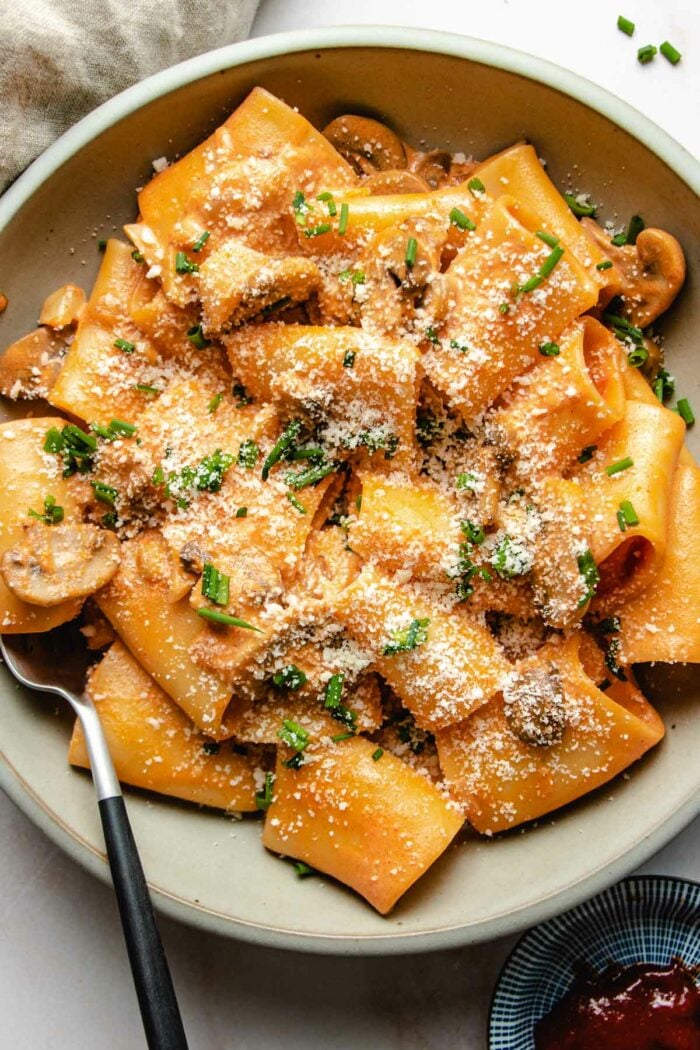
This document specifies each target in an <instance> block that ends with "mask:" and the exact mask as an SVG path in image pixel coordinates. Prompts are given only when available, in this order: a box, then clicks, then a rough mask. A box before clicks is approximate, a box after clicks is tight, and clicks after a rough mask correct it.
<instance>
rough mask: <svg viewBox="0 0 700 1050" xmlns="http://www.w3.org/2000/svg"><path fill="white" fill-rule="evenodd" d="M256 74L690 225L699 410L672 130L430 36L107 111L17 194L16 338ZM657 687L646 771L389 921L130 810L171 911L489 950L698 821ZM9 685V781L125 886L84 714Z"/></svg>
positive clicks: (688, 684)
mask: <svg viewBox="0 0 700 1050" xmlns="http://www.w3.org/2000/svg"><path fill="white" fill-rule="evenodd" d="M256 84H261V85H263V86H264V87H266V88H268V89H269V90H271V91H273V92H274V93H275V94H278V95H280V96H282V97H283V98H284V99H286V101H288V102H290V103H292V104H294V105H297V106H298V107H299V109H300V110H301V112H302V113H304V114H305V115H306V116H307V117H309V118H310V119H311V120H312V121H313V122H314V123H316V124H318V125H322V124H324V123H325V122H326V121H327V120H329V119H330V118H331V117H332V116H335V115H337V114H338V113H341V112H348V111H358V110H359V111H362V112H367V113H370V114H375V115H378V116H380V117H381V118H384V119H386V120H388V121H389V123H390V124H391V125H392V126H393V127H394V128H396V130H397V131H398V132H399V134H401V135H402V136H403V137H405V138H406V139H408V140H409V141H411V142H412V143H414V144H416V145H418V144H421V145H422V144H424V143H426V144H428V145H429V146H436V147H447V148H449V149H453V150H463V151H464V152H465V153H467V154H470V153H473V154H474V155H475V156H477V157H480V156H486V155H487V154H488V153H491V152H493V151H494V150H497V149H500V148H501V147H503V146H505V145H507V144H509V143H512V142H514V141H515V140H517V139H519V138H523V137H528V138H530V139H531V140H532V141H533V142H534V143H535V144H536V146H537V148H538V151H539V153H540V155H541V156H543V157H546V158H547V160H548V162H549V171H550V173H551V175H552V177H553V178H554V180H555V182H557V183H558V184H559V185H560V186H562V187H563V186H564V185H569V184H572V185H573V186H574V187H575V188H576V189H581V190H584V189H585V190H587V191H589V192H590V193H591V194H592V196H593V198H594V199H595V200H600V201H604V202H605V214H606V215H607V216H609V217H613V218H615V217H617V218H619V220H620V221H626V219H627V218H628V217H629V215H630V214H631V213H632V212H635V211H636V212H640V213H641V214H642V215H643V216H644V217H645V218H646V219H647V222H648V223H653V224H654V225H658V226H661V227H664V228H665V229H668V230H670V231H671V232H673V233H674V234H676V236H678V237H679V238H680V240H681V241H682V242H683V244H684V246H685V249H686V252H687V253H688V257H689V263H690V267H689V269H690V277H689V281H688V285H687V287H686V289H685V291H684V292H683V293H682V296H681V297H680V299H679V301H678V303H677V304H676V306H675V307H674V309H673V311H672V313H671V314H670V315H669V316H668V318H666V319H664V322H663V326H662V327H663V331H664V333H665V334H666V336H667V347H668V350H669V360H670V367H671V368H672V370H673V372H674V373H675V374H676V376H677V377H678V381H679V388H680V389H681V390H682V392H683V393H684V394H685V395H687V396H689V397H690V398H691V399H692V398H695V403H696V404H699V403H700V397H698V389H699V383H698V374H699V373H700V369H698V366H697V357H695V358H693V354H694V348H695V341H696V339H697V336H696V335H695V333H696V332H697V331H698V327H699V326H698V320H699V317H698V314H699V313H700V294H699V293H698V287H697V278H696V274H697V273H698V260H697V258H695V259H694V258H693V257H692V255H691V252H692V251H693V250H694V248H695V246H696V245H697V244H698V243H699V241H700V238H699V237H698V234H699V233H700V228H699V227H700V208H699V207H698V201H697V197H696V193H695V192H694V190H695V191H697V189H698V187H700V174H699V173H698V166H697V165H696V164H695V163H694V161H693V160H692V158H691V157H690V156H689V155H688V154H687V153H686V152H685V151H684V150H683V149H682V148H681V147H680V146H679V145H678V144H677V143H675V142H674V141H673V140H672V139H670V138H669V137H668V136H667V135H666V134H665V133H664V132H663V131H661V130H660V129H659V128H657V127H656V126H655V125H653V124H651V123H650V122H649V121H648V120H646V119H645V118H644V117H642V116H641V115H640V114H639V113H637V112H635V111H634V110H633V109H631V108H630V107H629V106H627V105H625V104H624V103H623V102H620V101H619V100H617V99H615V98H614V97H612V96H611V95H608V94H607V93H606V92H604V91H602V90H601V89H600V88H597V87H595V86H594V85H593V84H590V83H588V82H587V81H585V80H582V79H581V78H580V77H577V76H574V75H573V74H571V73H567V72H564V71H563V70H561V69H559V68H557V67H556V66H552V65H549V64H548V63H546V62H542V61H540V60H538V59H535V58H531V57H529V56H527V55H523V54H519V53H518V52H515V51H509V50H507V49H505V48H502V47H497V46H496V45H493V44H487V43H483V42H480V41H476V40H470V39H467V38H465V37H459V36H450V35H446V34H441V33H430V32H426V31H423V30H407V29H391V28H366V27H365V28H361V29H358V28H344V29H335V30H314V31H309V32H306V31H305V32H299V33H287V34H283V35H280V36H275V37H268V38H265V39H261V40H253V41H250V42H247V43H244V44H238V45H235V46H233V47H229V48H224V49H223V50H221V51H215V52H213V53H211V54H208V55H203V56H201V57H199V58H196V59H193V60H191V61H189V62H185V63H183V64H182V65H180V66H177V67H175V68H174V69H170V70H166V71H165V72H164V73H160V74H158V75H157V76H154V77H151V78H150V79H149V80H146V81H144V82H143V83H142V84H139V85H137V86H135V87H133V88H131V89H130V90H128V91H126V92H124V93H123V94H122V95H119V96H118V97H117V98H115V99H113V100H112V101H110V102H108V103H106V104H105V105H104V106H102V107H101V108H100V109H98V110H96V111H95V112H94V113H92V114H91V115H90V116H88V117H87V118H86V119H85V120H83V121H82V122H81V123H80V124H78V125H77V126H76V127H75V128H73V129H72V130H71V131H69V132H68V133H67V134H66V135H64V136H63V138H62V139H61V140H60V141H59V142H57V143H56V144H55V145H54V146H52V147H51V148H50V149H49V150H48V151H47V152H46V153H45V154H44V155H43V156H42V157H40V158H39V160H37V161H36V162H35V164H33V165H32V167H31V168H30V169H29V170H28V171H27V172H26V173H25V174H24V175H23V176H22V177H21V178H20V179H19V180H18V181H17V182H16V183H15V185H14V186H12V188H11V189H10V190H9V191H8V192H7V193H6V194H5V196H4V197H3V198H2V200H0V271H1V272H0V290H1V291H3V292H4V293H5V294H6V295H7V296H8V297H9V300H10V306H9V308H8V310H7V312H6V314H5V315H4V317H2V319H0V342H2V343H3V344H5V343H8V342H10V341H11V340H12V339H13V338H16V337H17V336H18V335H20V334H22V333H23V332H24V331H25V330H27V329H28V328H30V327H32V325H34V324H35V323H36V317H37V313H38V309H39V306H40V304H41V302H42V300H43V298H44V296H45V295H46V294H47V293H48V292H49V291H50V290H51V289H53V288H54V287H55V286H57V285H58V284H62V283H64V282H65V281H68V280H71V281H75V282H76V283H78V284H89V283H90V281H91V280H92V278H93V276H94V274H95V272H96V270H97V266H98V262H99V255H98V252H97V245H96V239H97V238H99V237H104V236H107V235H109V234H111V233H113V231H115V230H116V231H118V230H119V229H120V227H121V224H122V223H123V222H125V221H127V220H130V219H131V218H132V217H133V215H134V210H135V196H134V191H135V189H136V187H138V186H140V185H142V184H143V183H144V182H145V181H146V180H147V179H148V178H149V176H150V174H151V163H150V162H151V160H152V159H153V158H155V157H160V156H162V155H165V156H167V157H169V158H173V157H174V156H176V155H177V154H179V153H182V152H184V151H186V150H187V149H189V148H190V147H191V146H193V145H195V143H197V142H199V141H200V139H201V138H202V137H203V136H204V135H206V134H207V133H208V132H209V131H211V130H212V128H214V127H215V126H216V125H217V124H218V123H219V122H220V121H221V120H222V119H223V118H224V117H225V116H226V115H227V114H228V113H229V112H230V111H231V109H233V107H234V106H236V105H237V104H238V102H240V101H241V99H242V98H243V97H244V95H245V94H246V93H247V92H248V91H249V90H250V88H252V87H253V86H254V85H256ZM15 414H16V413H15ZM691 433H692V432H691ZM699 597H700V596H699ZM646 677H647V679H648V683H649V687H650V689H651V692H652V697H653V699H655V701H656V702H657V703H658V707H659V710H660V711H661V713H662V715H663V717H664V719H665V722H666V725H667V727H668V734H667V736H666V739H665V740H664V742H663V743H662V744H661V745H660V747H658V748H657V749H656V750H655V751H654V752H653V753H652V754H650V755H648V756H647V757H646V758H645V759H643V760H642V761H641V762H640V763H639V764H638V765H637V766H635V767H634V768H633V769H632V771H631V776H630V778H629V779H618V780H616V781H615V782H613V783H612V784H610V785H609V786H608V787H607V788H604V789H602V790H601V791H598V792H596V793H595V794H593V795H591V796H589V797H587V798H586V799H584V800H582V801H581V802H579V803H577V804H576V805H573V806H571V807H569V808H568V809H566V810H565V811H562V812H560V813H557V814H555V815H554V816H553V817H551V818H547V819H546V820H543V821H541V822H540V826H539V827H535V828H530V829H528V830H527V831H524V832H522V833H521V832H520V831H515V832H513V833H511V834H509V835H507V836H504V837H501V838H499V839H496V840H494V841H477V840H476V839H475V838H474V839H471V840H467V841H465V842H463V843H461V844H459V845H457V846H455V847H454V848H452V849H451V850H449V851H448V852H447V854H446V855H445V856H444V857H443V858H442V859H441V860H440V862H439V863H438V864H437V865H435V867H434V868H433V869H432V870H431V871H430V873H429V874H428V875H427V876H426V877H425V878H424V879H422V880H421V881H420V883H419V884H418V885H417V886H416V887H415V888H414V889H413V890H412V891H411V892H409V893H408V894H407V895H406V897H405V898H404V900H403V901H402V902H401V903H400V904H399V906H398V907H397V909H396V910H395V912H394V913H393V914H392V915H391V916H389V917H388V918H381V917H379V916H378V915H376V914H375V913H374V912H373V911H372V910H371V909H370V908H369V907H368V906H367V905H365V904H364V903H363V902H362V901H361V900H360V899H359V898H357V897H356V896H354V895H353V894H352V893H350V892H349V891H346V890H345V889H344V888H342V887H340V886H338V885H335V884H333V883H331V882H330V881H326V880H323V879H308V880H305V881H303V882H300V881H298V880H297V879H296V878H295V876H294V874H293V872H292V870H291V867H290V865H288V864H284V863H281V862H280V861H279V860H277V859H276V858H275V857H273V856H270V855H269V854H267V853H266V852H265V850H264V849H263V847H262V845H261V843H260V831H259V825H258V824H257V823H256V822H254V821H248V820H246V821H243V822H236V821H234V820H232V819H231V818H228V817H224V816H221V815H220V814H217V813H213V812H204V811H199V810H197V809H196V808H195V807H189V806H186V805H184V804H178V803H175V802H169V801H167V800H163V799H160V798H158V797H156V796H153V797H147V796H146V795H144V794H139V793H136V792H133V793H131V794H130V796H129V809H130V812H131V814H132V820H133V824H134V829H135V833H136V836H137V838H138V841H139V845H140V849H141V854H142V857H143V862H144V867H145V869H146V872H147V873H148V875H149V877H150V882H151V885H152V888H153V891H154V896H155V901H156V904H157V906H158V907H160V908H161V909H163V911H165V912H167V913H168V914H169V915H172V916H175V917H176V918H179V919H183V920H185V921H187V922H191V923H193V924H195V925H199V926H202V927H206V928H208V929H211V930H215V931H217V932H218V933H223V934H228V935H230V936H234V937H240V938H243V939H245V940H249V941H256V942H258V943H262V944H269V945H275V946H277V947H289V948H296V949H306V950H308V951H317V952H335V953H356V954H363V953H364V954H369V953H388V952H409V951H419V950H429V949H437V948H446V947H449V946H452V945H459V944H466V943H469V942H475V941H479V940H485V939H488V938H491V937H497V936H501V935H504V934H509V933H513V932H514V931H516V930H518V929H521V928H523V927H525V926H528V925H531V924H533V923H536V922H539V921H541V920H542V919H545V918H547V917H549V916H551V915H553V914H555V913H556V912H560V911H563V910H564V909H566V908H570V907H572V906H573V905H575V904H577V903H578V902H579V901H581V900H582V899H584V898H585V897H588V896H590V895H592V894H593V893H596V892H597V891H599V890H601V889H602V888H604V887H605V886H607V885H608V884H609V883H611V882H613V881H614V880H616V879H618V878H620V877H621V876H623V875H625V874H626V873H627V872H629V871H631V870H632V869H633V868H635V867H636V866H637V865H639V864H640V863H641V862H643V861H644V860H646V859H647V858H648V857H649V856H650V855H651V854H652V853H653V852H654V851H655V850H657V849H659V848H660V847H661V846H663V845H664V844H665V843H666V842H668V840H669V839H671V838H672V837H673V835H675V834H676V833H677V832H678V831H680V829H681V828H682V827H683V826H684V825H685V824H686V823H688V822H689V821H690V819H691V818H692V817H693V816H694V814H695V813H696V812H697V811H698V809H700V797H699V795H700V791H699V789H700V763H699V762H698V757H697V756H698V754H700V719H698V718H697V717H695V720H694V722H693V721H692V708H693V705H694V704H697V702H698V698H699V694H700V678H699V676H698V674H696V673H695V672H693V671H691V670H687V671H686V670H683V669H682V668H675V669H671V670H669V669H668V668H659V669H657V673H656V674H654V673H650V674H648V675H646ZM0 692H1V694H2V701H1V702H2V719H1V720H0V745H1V746H2V751H3V757H4V762H3V763H0V775H1V777H2V781H1V782H2V785H3V787H4V788H5V790H6V791H7V792H8V793H9V794H10V795H11V797H12V798H13V799H14V800H15V802H16V803H17V804H18V805H19V806H20V807H21V808H22V809H23V810H24V812H25V813H27V814H28V815H29V816H30V817H31V818H32V820H34V821H35V822H36V823H37V824H38V825H39V826H40V827H41V828H43V829H44V831H45V832H46V833H47V835H49V836H50V837H51V838H52V839H53V840H54V841H55V842H57V843H58V844H59V845H60V846H61V847H62V848H63V849H65V850H66V852H67V853H69V854H70V855H71V856H72V857H74V858H75V859H76V860H77V861H79V862H80V863H81V864H83V865H84V866H85V867H86V868H88V869H89V870H90V871H92V872H94V873H95V874H97V875H99V876H100V877H101V878H103V879H107V878H108V875H107V868H106V864H105V860H104V855H103V853H102V839H101V833H100V829H99V822H98V816H97V810H96V808H95V804H94V799H93V794H92V789H91V787H90V785H89V783H88V782H87V779H86V777H85V775H83V774H81V773H77V772H73V771H71V770H69V768H68V766H67V764H66V744H67V737H68V723H67V718H66V717H64V715H63V714H62V713H57V712H56V711H55V709H54V706H53V703H52V701H51V700H48V699H43V698H41V697H37V696H30V695H23V694H22V693H21V692H20V691H18V690H17V688H16V687H15V685H14V683H13V682H11V681H10V680H9V678H8V677H7V676H6V675H4V676H3V677H2V680H1V682H0Z"/></svg>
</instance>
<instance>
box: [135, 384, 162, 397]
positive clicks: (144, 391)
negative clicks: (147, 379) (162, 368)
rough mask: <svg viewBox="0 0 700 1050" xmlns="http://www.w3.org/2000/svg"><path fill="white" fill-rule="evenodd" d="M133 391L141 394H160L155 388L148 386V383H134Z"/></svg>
mask: <svg viewBox="0 0 700 1050" xmlns="http://www.w3.org/2000/svg"><path fill="white" fill-rule="evenodd" d="M134 390H140V391H141V393H142V394H160V393H161V391H160V390H159V389H158V387H157V386H149V385H148V383H135V384H134Z"/></svg>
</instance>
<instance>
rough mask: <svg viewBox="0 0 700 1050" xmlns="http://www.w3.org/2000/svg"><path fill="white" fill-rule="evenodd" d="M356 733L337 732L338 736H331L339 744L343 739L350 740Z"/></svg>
mask: <svg viewBox="0 0 700 1050" xmlns="http://www.w3.org/2000/svg"><path fill="white" fill-rule="evenodd" d="M355 735H356V734H355V733H351V732H349V731H348V732H347V733H337V734H336V736H332V737H331V740H332V741H333V743H334V744H339V743H340V742H341V740H349V739H350V737H352V736H355Z"/></svg>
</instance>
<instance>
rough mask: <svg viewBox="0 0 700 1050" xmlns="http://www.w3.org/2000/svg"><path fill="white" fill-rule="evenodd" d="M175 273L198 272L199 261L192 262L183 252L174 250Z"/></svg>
mask: <svg viewBox="0 0 700 1050" xmlns="http://www.w3.org/2000/svg"><path fill="white" fill-rule="evenodd" d="M175 273H199V263H196V262H192V261H191V260H190V259H188V258H187V256H186V255H185V253H184V252H175Z"/></svg>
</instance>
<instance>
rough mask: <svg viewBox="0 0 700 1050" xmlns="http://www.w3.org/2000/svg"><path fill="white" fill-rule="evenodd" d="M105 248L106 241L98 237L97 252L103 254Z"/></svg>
mask: <svg viewBox="0 0 700 1050" xmlns="http://www.w3.org/2000/svg"><path fill="white" fill-rule="evenodd" d="M106 247H107V241H106V240H105V239H104V237H100V239H99V241H98V242H97V250H98V252H103V251H104V250H105V248H106Z"/></svg>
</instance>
